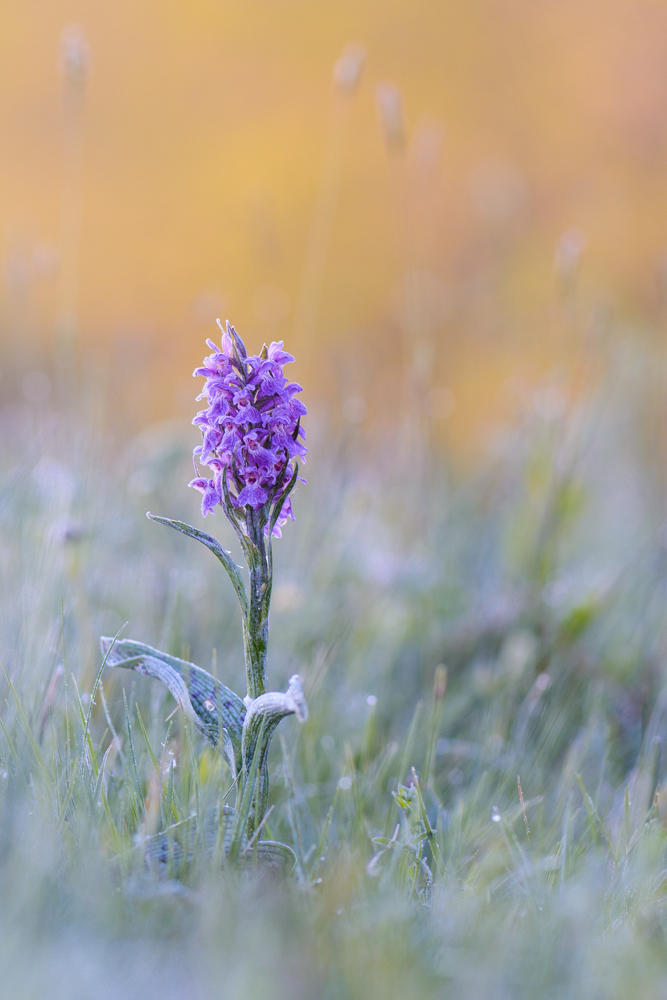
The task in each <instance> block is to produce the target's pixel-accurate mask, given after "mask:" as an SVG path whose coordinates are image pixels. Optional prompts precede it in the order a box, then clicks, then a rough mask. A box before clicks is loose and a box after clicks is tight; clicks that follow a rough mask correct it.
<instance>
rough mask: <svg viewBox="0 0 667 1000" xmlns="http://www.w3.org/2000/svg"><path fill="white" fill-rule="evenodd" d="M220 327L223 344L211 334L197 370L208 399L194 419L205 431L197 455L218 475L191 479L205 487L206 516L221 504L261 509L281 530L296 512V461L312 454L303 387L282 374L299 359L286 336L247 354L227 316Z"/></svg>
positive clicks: (231, 510)
mask: <svg viewBox="0 0 667 1000" xmlns="http://www.w3.org/2000/svg"><path fill="white" fill-rule="evenodd" d="M218 326H219V327H220V331H221V333H222V342H221V347H220V348H218V347H217V345H216V344H214V343H213V341H211V340H209V341H207V343H208V345H209V347H210V348H211V350H212V352H213V353H212V354H211V355H209V357H207V358H205V359H204V364H203V366H202V367H201V368H197V369H195V371H194V373H193V374H194V375H195V376H199V375H201V376H202V377H203V378H205V379H206V383H205V385H204V390H203V392H202V393H201V395H200V396H199V397H198V399H202V398H205V399H206V400H207V403H208V406H207V408H206V409H205V410H202V411H201V412H200V413H198V414H197V416H196V417H195V419H194V420H193V423H194V424H195V425H196V426H198V427H199V429H200V430H201V433H202V443H201V444H200V445H198V447H196V448H195V450H194V455H195V461H197V460H198V461H199V462H200V463H201V464H202V465H206V466H208V467H209V469H211V470H212V471H213V478H212V479H206V478H203V477H201V476H198V477H197V478H196V479H193V480H192V482H191V483H190V486H193V487H194V488H195V489H197V490H199V491H200V493H202V494H203V499H202V513H203V514H204V515H206V514H209V513H213V512H214V511H215V508H216V507H217V506H222V507H223V508H224V509H225V511H226V512H227V514H228V516H229V515H230V513H231V514H232V515H234V516H237V515H235V514H234V511H235V510H236V511H238V514H243V513H244V512H246V513H247V512H249V511H251V510H252V511H262V512H263V520H264V523H265V525H266V527H265V531H266V532H267V533H268V530H269V525H270V524H271V522H272V520H275V524H274V527H273V529H272V533H273V534H274V535H277V536H278V537H280V534H281V531H280V528H281V526H282V525H284V524H285V523H286V521H287V519H288V518H292V520H293V519H294V518H293V515H292V508H291V504H290V497H289V494H290V492H291V490H292V489H293V486H294V483H295V481H296V473H297V464H296V463H297V460H299V461H301V462H304V461H305V459H306V453H307V448H306V446H305V443H304V441H303V438H304V432H303V430H302V428H301V417H302V416H304V415H305V414H306V407H305V406H304V405H303V403H302V402H301V401H300V400H299V399H297V398H296V396H297V393H299V392H301V386H300V385H297V383H296V382H288V380H287V379H286V378H285V377H284V375H283V365H286V364H287V363H288V362H290V361H293V360H294V358H293V357H292V356H291V354H287V352H286V351H284V350H283V342H282V341H278V342H275V341H274V342H273V343H271V344H270V346H269V347H268V348H267V347H266V345H264V346H263V347H262V351H261V353H260V354H255V355H248V353H247V351H246V347H245V344H244V343H243V341H242V340H241V338H240V337H239V335H238V333H237V332H236V330H235V329H234V327H233V326H232V325H231V324H230V323H229V322H228V323H227V324H226V327H225V328H223V326H222V323H221V322H220V320H218ZM230 503H231V507H230V506H229V504H230ZM276 511H277V512H278V516H277V518H275V512H276ZM272 514H273V517H272Z"/></svg>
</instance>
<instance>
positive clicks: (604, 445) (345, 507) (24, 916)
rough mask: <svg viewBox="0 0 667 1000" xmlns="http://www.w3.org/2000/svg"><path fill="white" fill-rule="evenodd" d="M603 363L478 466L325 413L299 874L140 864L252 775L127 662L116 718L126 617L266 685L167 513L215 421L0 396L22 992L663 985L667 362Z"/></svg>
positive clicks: (300, 529) (282, 596)
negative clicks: (141, 422) (163, 836)
mask: <svg viewBox="0 0 667 1000" xmlns="http://www.w3.org/2000/svg"><path fill="white" fill-rule="evenodd" d="M607 361H608V363H607V365H606V373H605V375H604V377H602V378H601V379H600V380H599V381H598V383H597V385H596V386H595V387H590V389H589V391H587V393H585V394H582V393H580V394H579V395H578V397H577V398H576V399H575V400H569V401H568V398H567V387H566V388H565V392H563V389H562V387H561V388H558V387H557V386H554V385H545V386H543V387H542V388H540V389H539V390H538V392H537V394H534V393H532V394H530V395H529V396H527V397H526V399H525V405H524V407H523V412H522V416H521V417H520V419H518V421H517V423H516V424H515V426H513V427H511V428H507V429H505V431H504V432H503V433H502V434H501V433H499V434H498V435H497V437H496V439H495V441H494V444H493V448H491V449H490V450H489V453H488V454H487V456H486V457H484V458H480V459H479V461H476V462H475V463H471V464H469V466H468V468H467V469H466V470H465V471H464V472H462V471H461V470H460V469H459V468H458V467H457V466H456V464H455V463H454V462H453V461H452V460H451V459H450V458H448V457H447V455H446V454H443V453H442V451H441V450H439V449H436V447H435V446H434V445H433V444H429V442H428V440H427V437H426V436H425V435H423V434H421V433H415V428H414V426H413V428H412V433H410V429H409V428H408V429H407V430H406V429H405V428H404V430H403V431H402V432H400V433H399V432H395V433H392V432H390V431H389V430H386V429H385V430H383V431H381V430H378V429H372V428H371V427H370V426H369V427H366V428H365V427H364V426H362V425H359V424H357V425H352V426H351V427H350V428H348V429H347V430H346V431H338V430H336V429H335V428H332V427H329V426H328V425H327V422H326V420H325V419H324V417H320V418H319V419H318V418H317V417H315V418H314V419H313V420H312V421H311V424H310V426H309V443H310V447H311V451H310V455H309V460H308V464H307V467H306V474H307V478H308V484H307V485H306V486H304V487H302V488H301V489H300V490H299V492H298V494H297V496H296V499H295V504H294V506H295V512H296V522H295V524H290V525H288V526H287V528H286V530H285V532H284V538H283V539H282V540H281V541H279V542H278V543H277V544H276V547H275V560H276V569H275V573H276V579H275V584H274V587H275V589H274V599H273V606H272V619H271V649H270V659H269V671H270V682H271V686H272V687H275V688H280V689H283V688H284V684H285V682H286V680H287V678H288V677H289V676H290V675H291V674H292V673H294V672H298V673H299V674H301V676H302V678H303V681H304V687H305V691H306V694H307V697H308V701H309V705H310V718H309V720H308V721H307V723H305V724H304V725H303V726H299V725H298V724H297V723H296V722H295V721H294V719H287V720H285V721H284V722H283V723H282V724H281V726H280V729H279V730H278V738H276V739H275V740H274V744H273V748H272V754H271V775H272V786H271V805H272V806H273V809H272V811H271V813H270V816H269V818H268V832H269V833H270V835H271V836H272V837H273V838H275V839H280V840H283V841H285V842H286V843H289V844H290V845H291V846H292V847H293V849H294V850H295V853H296V855H297V867H296V872H295V874H294V876H293V878H292V879H291V880H288V881H285V882H267V881H266V879H261V878H257V877H256V876H255V875H249V876H248V875H245V876H241V875H239V874H238V873H235V872H233V871H226V872H223V871H222V870H221V868H220V866H219V865H215V864H213V863H212V862H211V861H210V859H208V860H207V857H206V856H205V853H204V852H203V851H198V852H195V858H194V860H193V864H192V867H191V870H190V871H189V873H188V874H187V877H185V878H184V879H183V880H181V881H178V880H176V879H173V878H168V877H167V878H164V877H163V878H159V877H157V876H156V875H155V874H152V873H151V872H150V871H148V870H147V869H146V867H145V864H144V860H143V849H142V843H143V840H144V838H145V836H146V835H147V834H150V833H153V832H156V831H159V830H160V829H162V828H164V827H165V826H168V825H169V824H170V823H171V822H174V821H178V820H180V819H182V818H184V817H187V816H190V815H192V814H194V815H195V816H200V815H202V813H203V811H204V810H205V809H206V807H207V806H208V805H209V804H210V803H211V802H215V801H217V800H219V799H220V798H221V797H222V796H223V795H224V794H226V793H228V792H229V790H230V784H231V781H230V775H229V772H228V771H227V769H226V765H225V764H224V763H223V761H222V758H219V757H218V756H217V755H216V753H215V751H213V750H212V749H210V748H209V749H207V748H205V747H204V746H203V744H202V742H201V741H200V739H199V738H198V737H197V734H196V732H194V731H193V730H192V729H191V727H190V726H189V723H188V722H187V720H186V719H184V717H183V714H182V712H181V711H180V710H179V711H176V713H175V714H173V713H174V708H175V702H174V700H173V698H172V697H171V695H170V694H169V693H168V692H167V691H166V690H164V689H163V688H162V687H161V686H160V685H159V684H157V683H156V682H155V681H151V680H150V679H148V678H143V677H139V676H137V675H136V674H132V673H128V672H125V671H118V670H113V669H107V670H105V671H104V673H103V675H102V685H101V688H100V689H99V692H98V694H97V696H96V697H95V699H94V702H93V703H92V704H91V701H90V693H91V691H92V690H93V685H94V682H95V677H96V674H97V672H98V670H99V667H100V664H101V655H100V652H99V636H100V635H113V634H114V633H115V632H116V631H117V630H118V629H119V628H120V627H121V626H122V625H123V624H124V623H125V622H127V623H128V624H127V625H126V626H125V628H124V630H123V632H122V635H123V637H126V638H133V639H137V640H140V641H143V642H147V643H150V644H151V645H154V646H156V647H159V648H161V649H164V650H168V651H170V652H171V653H173V654H175V655H178V656H183V657H185V658H188V659H191V660H192V661H193V662H195V663H198V664H199V665H200V666H202V667H205V668H207V669H210V670H211V671H212V672H213V673H216V674H217V676H218V677H219V678H220V679H222V680H224V681H225V682H226V683H227V684H228V685H229V686H230V687H232V688H234V689H235V690H238V691H241V693H243V657H242V642H241V628H240V622H239V618H238V613H237V608H236V607H235V603H234V602H235V598H234V594H233V591H232V588H231V586H230V584H229V581H228V580H227V579H226V578H224V575H223V574H222V572H221V570H220V567H219V565H218V564H217V563H216V561H215V560H214V559H213V557H212V556H211V555H210V553H208V552H207V551H206V550H205V549H204V548H203V547H201V546H197V545H195V544H194V542H192V541H190V540H188V539H185V538H183V537H181V536H179V535H177V534H176V533H175V532H169V531H168V530H167V529H166V528H163V527H161V526H160V525H157V524H154V523H150V522H149V521H148V520H147V519H146V517H145V512H146V511H147V510H151V511H152V512H154V513H157V514H163V515H166V516H171V517H178V518H182V519H184V520H186V521H189V522H191V523H195V524H199V525H201V526H203V525H202V522H201V518H200V515H199V513H198V497H197V495H194V493H193V491H188V490H187V488H186V483H187V481H188V479H189V478H190V476H191V473H190V469H191V465H190V450H191V448H192V444H193V443H194V439H193V430H192V428H190V427H188V426H187V423H186V422H183V425H181V424H180V423H166V424H160V425H158V426H153V427H151V428H148V429H147V430H144V431H142V432H141V433H138V434H130V433H129V432H128V431H127V430H126V429H124V428H123V426H122V424H121V422H120V421H119V418H118V417H117V416H116V417H115V418H114V419H110V416H111V417H113V414H110V409H109V408H110V405H111V404H110V400H111V399H112V398H113V397H112V396H111V395H107V396H105V395H104V393H103V392H97V393H93V392H90V393H89V396H90V398H89V399H88V400H86V398H85V395H86V394H85V393H83V392H82V394H81V401H80V402H79V403H76V404H72V402H71V401H69V402H68V404H67V405H66V406H62V407H60V408H58V407H53V408H51V407H50V406H49V404H48V403H41V404H34V403H33V404H27V403H25V402H20V401H18V400H14V401H11V400H6V401H5V403H4V406H3V409H2V413H1V415H0V420H1V422H2V434H1V435H0V546H1V551H2V560H1V562H0V588H1V593H2V614H1V615H0V659H1V660H2V665H3V668H4V673H2V674H0V697H1V705H0V723H1V730H0V900H1V901H2V905H0V983H1V984H2V987H1V992H2V995H3V996H6V997H8V998H10V997H11V998H12V1000H24V998H32V997H35V998H38V997H39V998H40V1000H41V998H43V997H44V996H45V995H48V996H49V997H51V998H52V1000H58V998H60V997H62V998H67V1000H73V998H79V997H80V998H82V1000H83V998H85V1000H89V998H91V997H95V998H96V1000H97V998H100V1000H106V998H123V1000H133V998H135V997H136V998H142V1000H146V998H149V997H150V998H152V997H156V998H165V1000H168V998H172V997H173V998H176V997H178V998H181V997H184V996H187V997H192V998H199V997H201V998H204V997H206V998H210V997H217V996H219V997H224V998H230V1000H235V998H239V1000H240V998H255V997H256V998H264V997H266V998H269V997H271V998H273V1000H282V998H290V1000H294V998H299V997H303V998H313V997H317V998H335V1000H347V998H350V1000H353V998H364V1000H374V998H375V997H378V998H380V997H382V998H383V1000H390V998H393V997H396V998H399V997H400V998H402V1000H407V998H412V997H414V998H420V1000H421V998H424V1000H427V998H429V997H452V998H457V1000H458V998H461V1000H467V998H471V1000H472V998H477V997H480V996H484V997H486V998H488V1000H501V998H503V1000H504V998H523V997H525V998H534V997H540V998H548V1000H556V998H577V997H582V998H584V997H585V998H586V1000H591V998H598V997H600V998H603V997H604V998H607V997H610V998H612V997H613V998H616V997H618V998H621V997H628V996H632V997H633V998H634V997H637V998H640V997H654V996H655V997H659V996H664V994H665V990H667V939H666V936H665V931H666V928H667V913H666V912H665V895H666V888H665V886H666V879H667V850H666V848H667V843H666V840H667V837H666V832H665V803H664V793H663V781H664V776H665V773H666V771H667V759H666V758H667V749H666V748H665V737H666V736H667V718H665V707H666V704H667V699H666V695H665V692H666V691H667V689H666V688H665V687H664V684H665V666H664V664H665V640H666V638H667V635H666V631H665V615H664V609H665V589H666V586H665V584H666V571H667V554H666V551H665V534H664V525H665V512H666V507H665V462H664V459H665V449H664V402H663V400H664V390H665V378H664V370H663V368H662V367H661V362H659V359H657V357H656V355H655V354H654V353H653V352H652V350H651V349H650V348H649V347H647V346H646V344H643V345H642V344H640V343H639V342H638V341H636V340H631V339H629V340H623V339H622V338H620V337H618V338H617V339H616V340H615V342H614V346H613V348H612V347H610V348H609V351H608V359H607ZM114 423H115V424H116V429H115V431H113V432H111V431H110V430H109V427H110V426H111V425H113V424H114ZM417 430H419V428H417ZM211 520H212V519H210V518H209V519H208V521H207V523H206V528H207V530H209V531H211V532H213V534H216V535H217V536H218V537H219V538H220V539H221V541H222V542H223V544H224V545H225V547H228V548H233V546H234V539H233V536H232V535H231V531H230V529H229V527H228V525H227V524H226V523H225V522H224V519H223V517H222V514H221V512H220V513H219V514H218V516H216V517H215V519H214V521H213V524H211ZM445 668H446V673H445ZM169 716H171V718H170V719H169V721H166V720H167V718H168V717H169ZM518 777H520V783H521V789H520V788H519V786H518V783H517V778H518ZM520 790H522V793H523V803H522V801H521V799H520ZM522 805H523V808H522Z"/></svg>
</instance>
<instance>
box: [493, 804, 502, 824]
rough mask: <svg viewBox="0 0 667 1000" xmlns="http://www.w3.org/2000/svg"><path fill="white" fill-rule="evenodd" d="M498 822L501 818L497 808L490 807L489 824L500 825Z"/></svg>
mask: <svg viewBox="0 0 667 1000" xmlns="http://www.w3.org/2000/svg"><path fill="white" fill-rule="evenodd" d="M500 820H501V816H500V812H499V811H498V806H491V822H492V823H500Z"/></svg>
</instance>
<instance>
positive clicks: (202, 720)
mask: <svg viewBox="0 0 667 1000" xmlns="http://www.w3.org/2000/svg"><path fill="white" fill-rule="evenodd" d="M100 643H101V646H102V652H103V653H104V654H105V655H106V654H107V653H108V657H107V661H106V662H107V666H112V667H126V668H128V669H130V670H136V671H137V672H138V673H140V674H145V675H146V676H148V677H155V678H156V679H157V680H159V681H162V683H163V684H165V685H166V686H167V687H168V688H169V690H170V691H171V693H172V694H173V696H174V698H175V699H176V700H177V701H178V702H180V704H181V706H182V708H183V711H184V712H185V714H186V715H187V716H188V718H189V719H191V720H192V722H193V723H194V724H195V726H196V727H197V729H198V730H199V731H200V733H202V734H203V735H204V736H205V737H206V739H207V740H208V741H209V743H211V744H212V745H213V746H214V747H216V749H220V748H222V751H223V753H224V755H225V757H226V758H227V762H228V764H229V766H230V768H231V771H232V774H233V775H234V777H236V775H237V774H238V773H239V770H240V768H241V760H242V734H243V722H244V719H245V716H246V707H245V705H244V704H243V702H242V701H241V699H240V698H239V696H238V695H237V694H235V693H234V692H233V691H231V690H230V689H229V688H228V687H225V685H224V684H221V683H220V681H219V680H217V678H215V677H213V675H212V674H209V672H208V671H207V670H202V668H201V667H197V666H195V664H194V663H188V661H187V660H180V659H179V658H178V657H177V656H170V655H169V654H168V653H162V652H161V651H160V650H158V649H153V647H152V646H147V645H146V644H145V643H143V642H134V641H133V640H132V639H121V640H120V641H119V640H116V642H114V641H113V639H107V638H102V639H100ZM112 643H113V646H112ZM110 647H111V650H110V652H109V648H110Z"/></svg>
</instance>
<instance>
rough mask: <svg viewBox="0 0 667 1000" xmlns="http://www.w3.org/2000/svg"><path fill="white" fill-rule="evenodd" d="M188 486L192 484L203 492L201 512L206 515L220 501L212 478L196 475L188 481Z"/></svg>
mask: <svg viewBox="0 0 667 1000" xmlns="http://www.w3.org/2000/svg"><path fill="white" fill-rule="evenodd" d="M188 486H193V487H194V488H195V489H196V490H199V492H200V493H203V494H204V495H203V497H202V502H201V512H202V514H203V515H204V517H206V515H207V514H212V513H213V511H214V509H215V508H216V507H217V506H218V504H219V503H220V502H221V497H220V493H219V490H218V488H217V486H216V483H215V480H214V479H204V478H202V477H198V478H197V479H193V480H192V481H191V482H189V483H188Z"/></svg>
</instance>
